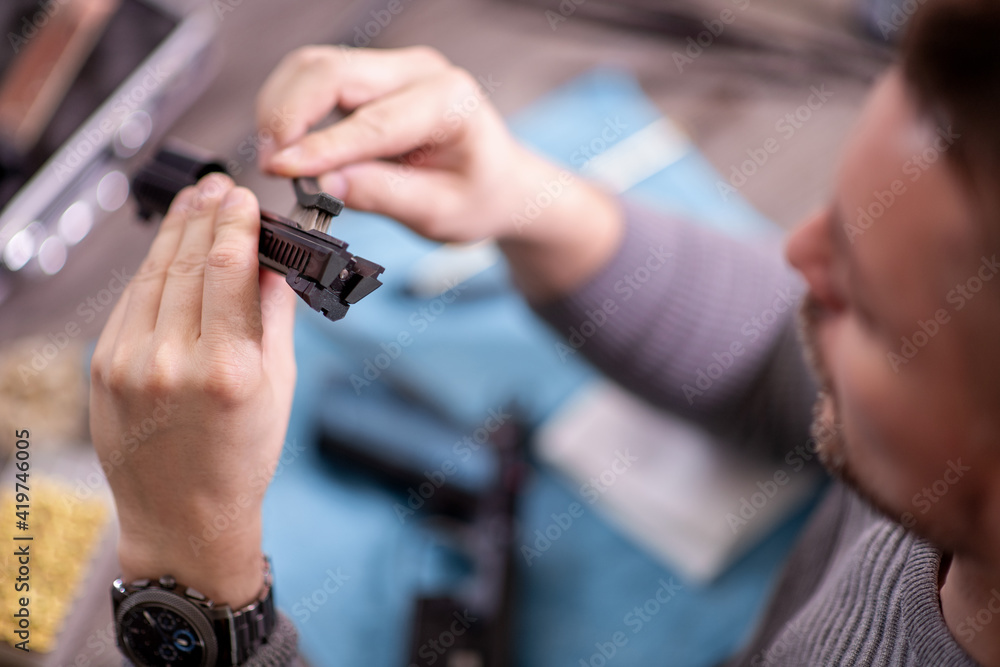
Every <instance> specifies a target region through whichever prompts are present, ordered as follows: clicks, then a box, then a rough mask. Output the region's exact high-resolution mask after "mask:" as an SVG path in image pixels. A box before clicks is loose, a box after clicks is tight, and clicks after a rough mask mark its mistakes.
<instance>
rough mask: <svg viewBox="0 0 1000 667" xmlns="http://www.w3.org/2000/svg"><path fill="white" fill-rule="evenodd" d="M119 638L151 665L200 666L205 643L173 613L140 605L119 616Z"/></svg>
mask: <svg viewBox="0 0 1000 667" xmlns="http://www.w3.org/2000/svg"><path fill="white" fill-rule="evenodd" d="M122 638H123V640H124V641H125V642H126V643H127V644H128V647H129V648H130V649H131V651H132V653H133V655H135V656H136V657H137V658H138V659H139V660H141V661H142V662H143V664H145V665H151V666H155V667H201V665H202V664H203V660H204V656H205V644H204V642H203V641H202V639H201V638H200V637H199V636H198V633H197V632H196V631H195V629H194V627H193V626H192V625H191V624H190V623H189V622H188V621H187V620H186V619H185V618H184V617H183V616H181V615H180V614H178V613H177V612H175V611H173V610H171V609H167V608H165V607H161V606H159V605H155V604H140V605H138V606H137V607H135V608H134V609H131V610H129V611H128V613H126V614H125V617H124V618H123V619H122Z"/></svg>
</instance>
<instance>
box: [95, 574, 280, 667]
mask: <svg viewBox="0 0 1000 667" xmlns="http://www.w3.org/2000/svg"><path fill="white" fill-rule="evenodd" d="M273 584H274V580H273V576H272V575H271V562H270V560H269V559H268V558H267V557H266V556H265V557H264V587H263V589H262V591H261V593H260V595H259V596H258V598H257V599H256V600H254V601H253V602H251V603H250V604H248V605H246V606H245V607H242V608H240V609H238V610H235V611H234V610H233V609H232V607H230V606H229V605H219V606H216V604H215V603H214V602H212V601H211V600H209V599H208V597H206V596H205V595H204V594H202V593H201V592H200V591H197V590H195V589H193V588H190V587H184V586H183V585H181V584H178V583H177V581H176V580H175V579H174V578H173V577H172V576H170V575H166V576H163V577H160V578H159V579H158V580H150V579H139V580H136V581H133V582H131V583H125V582H123V581H122V580H121V579H116V580H115V582H114V583H113V584H112V588H111V596H112V604H113V606H114V610H115V616H116V618H117V615H118V608H119V606H121V605H122V603H124V602H125V600H127V599H128V597H129V595H130V594H132V593H135V592H137V591H146V590H150V589H161V590H163V591H169V592H170V593H172V594H173V595H176V596H178V597H180V598H183V599H184V600H186V601H188V602H190V603H193V604H194V606H196V607H197V608H198V609H199V610H200V611H201V613H202V614H204V616H205V617H206V618H207V620H208V621H209V622H210V623H211V628H212V632H213V634H214V636H215V637H214V638H215V642H216V645H217V647H218V652H217V657H216V660H215V664H216V665H224V666H226V667H235V666H236V665H240V664H242V663H244V662H246V661H247V660H248V659H249V658H250V656H252V655H253V654H254V653H255V652H256V651H257V650H258V649H259V648H260V646H261V644H263V643H264V642H265V641H267V638H268V637H269V636H270V634H271V632H272V631H273V630H274V627H275V626H276V625H277V621H278V617H277V612H276V610H275V607H274V594H273ZM123 648H124V647H123ZM213 652H214V651H213Z"/></svg>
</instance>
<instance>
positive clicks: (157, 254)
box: [112, 188, 196, 341]
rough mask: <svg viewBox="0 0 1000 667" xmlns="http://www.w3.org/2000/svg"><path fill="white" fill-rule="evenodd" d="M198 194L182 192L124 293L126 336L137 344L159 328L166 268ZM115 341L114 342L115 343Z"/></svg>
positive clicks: (122, 301)
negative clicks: (158, 318) (158, 317)
mask: <svg viewBox="0 0 1000 667" xmlns="http://www.w3.org/2000/svg"><path fill="white" fill-rule="evenodd" d="M195 194H196V190H195V189H194V188H185V189H183V190H181V191H180V192H179V193H178V194H177V196H176V197H174V201H173V202H172V203H171V204H170V209H169V210H168V211H167V214H166V215H165V216H164V217H163V221H162V222H160V229H159V231H158V232H157V234H156V237H155V238H154V239H153V243H152V245H151V246H150V248H149V252H148V253H146V258H145V259H144V260H143V262H142V264H141V265H140V266H139V270H138V271H136V274H135V276H134V277H133V278H132V280H131V281H129V284H128V287H126V288H125V293H127V294H128V295H129V298H128V299H124V298H123V299H121V301H120V302H119V303H125V302H127V303H128V306H127V309H126V310H125V312H124V313H123V317H124V322H126V324H125V325H124V330H123V332H122V333H123V336H124V337H125V338H131V339H133V340H134V341H139V340H145V339H146V338H148V337H149V335H150V334H151V333H152V332H153V329H154V328H155V327H156V320H157V316H158V313H159V310H160V301H161V299H162V297H163V285H164V283H165V282H166V279H167V267H168V266H170V263H171V262H172V261H173V259H174V255H175V254H177V247H178V246H179V245H180V241H181V236H182V235H183V233H184V227H185V225H186V223H187V216H188V215H189V213H190V211H191V202H192V200H193V198H194V196H195ZM112 340H114V339H112Z"/></svg>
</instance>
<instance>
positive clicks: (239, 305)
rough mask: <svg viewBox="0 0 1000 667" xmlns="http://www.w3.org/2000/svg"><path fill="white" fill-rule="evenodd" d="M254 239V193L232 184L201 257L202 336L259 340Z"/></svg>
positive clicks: (257, 228)
mask: <svg viewBox="0 0 1000 667" xmlns="http://www.w3.org/2000/svg"><path fill="white" fill-rule="evenodd" d="M259 239H260V208H259V207H258V204H257V198H256V197H254V195H253V193H252V192H250V191H249V190H247V189H246V188H233V189H232V190H230V191H229V193H228V194H227V195H226V197H225V199H224V200H223V201H222V204H221V205H220V206H219V210H218V214H217V215H216V217H215V240H214V241H213V243H212V248H211V250H209V252H208V257H207V259H206V262H205V286H204V291H203V294H202V308H201V335H202V338H205V337H206V336H208V337H215V338H226V339H232V338H233V337H237V338H245V339H252V340H256V341H259V340H260V337H261V321H260V317H259V316H258V315H256V313H258V312H259V308H260V291H259V289H260V288H259V286H258V284H257V279H258V275H259V271H260V260H259V259H258V256H257V245H258V241H259Z"/></svg>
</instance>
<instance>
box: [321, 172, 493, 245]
mask: <svg viewBox="0 0 1000 667" xmlns="http://www.w3.org/2000/svg"><path fill="white" fill-rule="evenodd" d="M460 181H461V177H460V176H459V175H457V174H455V173H454V172H451V171H447V170H443V169H414V168H412V167H410V166H408V165H405V164H398V163H394V162H383V161H371V162H363V163H361V164H354V165H351V166H349V167H344V168H343V169H341V170H339V171H336V172H332V173H327V174H324V175H323V176H321V177H320V179H319V183H320V187H321V188H322V189H323V191H324V192H329V193H330V194H332V195H334V196H336V197H339V198H341V199H343V200H344V203H345V204H347V206H349V207H351V208H352V209H355V210H358V211H370V212H372V213H380V214H382V215H386V216H389V217H390V218H393V219H395V220H398V221H400V222H402V223H403V224H405V225H406V226H408V227H411V228H412V229H413V230H414V231H415V232H417V233H418V234H422V235H424V236H429V237H432V238H434V239H435V240H438V241H468V240H473V239H472V236H470V233H469V232H467V231H466V230H465V229H442V228H441V227H440V224H441V221H443V220H448V219H450V218H454V217H456V216H455V214H456V212H457V211H458V208H459V207H460V206H461V204H462V196H461V195H460V194H459V193H461V192H463V191H465V188H467V186H466V185H465V184H463V183H461V182H460ZM476 240H478V239H476Z"/></svg>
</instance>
